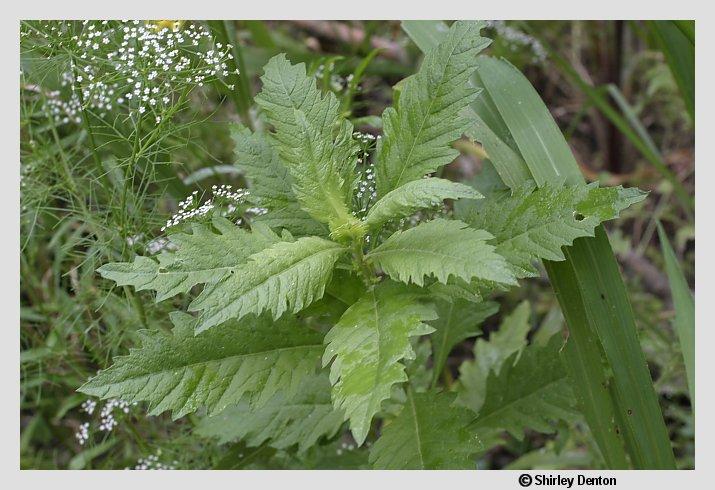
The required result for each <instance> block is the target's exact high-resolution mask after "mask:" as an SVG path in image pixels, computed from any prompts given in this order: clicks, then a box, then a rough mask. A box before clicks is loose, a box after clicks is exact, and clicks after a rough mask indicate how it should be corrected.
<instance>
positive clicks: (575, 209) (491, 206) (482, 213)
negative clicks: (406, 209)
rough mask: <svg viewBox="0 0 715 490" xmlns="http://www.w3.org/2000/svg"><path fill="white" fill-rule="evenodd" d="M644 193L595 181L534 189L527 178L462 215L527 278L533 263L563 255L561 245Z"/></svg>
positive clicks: (586, 232)
mask: <svg viewBox="0 0 715 490" xmlns="http://www.w3.org/2000/svg"><path fill="white" fill-rule="evenodd" d="M645 196H646V193H644V192H642V191H640V190H639V189H635V188H630V189H624V188H623V187H620V186H619V187H598V185H597V184H595V183H594V184H576V185H566V186H562V185H554V184H545V185H544V186H543V187H540V188H539V189H536V190H535V189H534V185H533V183H526V184H523V185H521V186H519V187H517V188H516V189H514V191H513V194H511V193H510V192H509V191H499V192H495V193H493V194H492V195H490V196H489V197H488V198H486V199H484V200H482V201H481V202H480V203H479V205H478V206H474V208H473V209H472V210H471V211H469V212H467V213H466V215H464V216H461V217H462V218H463V219H464V220H465V221H467V222H468V223H469V224H470V225H472V226H474V227H475V228H477V229H484V230H487V231H488V232H489V233H491V234H493V235H494V237H495V241H494V243H495V244H496V251H497V252H498V253H499V254H500V255H503V256H504V257H506V258H507V260H508V262H509V266H510V268H511V270H512V272H513V273H514V274H515V275H516V277H519V278H521V277H532V276H535V275H536V274H537V272H536V269H535V268H534V266H533V262H535V261H536V260H538V259H546V260H552V261H561V260H564V259H565V257H564V254H563V251H562V250H561V249H562V247H565V246H569V245H571V244H572V243H573V241H574V240H575V239H576V238H579V237H583V236H593V234H594V229H595V228H596V226H598V224H599V223H601V222H603V221H607V220H610V219H614V218H617V217H618V214H619V213H620V212H621V211H622V210H623V209H625V208H627V207H628V206H630V205H631V204H634V203H637V202H639V201H641V200H643V199H644V198H645Z"/></svg>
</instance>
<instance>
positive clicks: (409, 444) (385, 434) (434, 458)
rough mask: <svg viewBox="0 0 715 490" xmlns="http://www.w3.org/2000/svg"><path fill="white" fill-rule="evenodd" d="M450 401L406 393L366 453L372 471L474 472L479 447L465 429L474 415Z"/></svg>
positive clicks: (448, 395)
mask: <svg viewBox="0 0 715 490" xmlns="http://www.w3.org/2000/svg"><path fill="white" fill-rule="evenodd" d="M453 402H454V394H452V393H441V392H437V391H428V392H426V393H413V392H412V391H411V390H409V391H408V393H407V401H406V402H405V405H404V407H403V409H402V411H401V412H400V414H399V415H398V416H397V418H396V419H395V420H393V421H392V422H391V423H390V424H389V425H386V426H385V428H384V429H383V431H382V436H380V438H379V439H378V440H377V441H376V442H375V445H374V446H373V447H372V449H371V450H370V462H371V463H373V465H374V467H375V469H385V470H397V469H399V470H460V469H476V463H475V461H474V458H473V455H474V454H475V453H477V452H479V451H481V450H482V449H483V446H482V444H481V442H480V441H479V439H478V437H477V435H476V434H475V431H474V430H473V429H471V428H470V427H469V425H470V422H471V421H472V420H474V414H473V413H472V412H470V411H469V410H467V409H466V408H462V407H459V406H455V405H454V403H453Z"/></svg>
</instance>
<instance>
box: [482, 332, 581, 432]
mask: <svg viewBox="0 0 715 490" xmlns="http://www.w3.org/2000/svg"><path fill="white" fill-rule="evenodd" d="M562 345H563V339H561V338H560V337H559V336H558V335H555V336H554V337H552V338H551V341H549V343H548V344H547V345H546V347H541V346H537V345H530V346H528V347H527V348H525V349H524V350H523V351H522V352H521V355H519V353H518V352H515V353H514V354H512V355H511V356H510V357H509V358H507V359H506V360H505V361H504V362H503V363H502V366H501V369H500V370H499V374H496V373H494V372H493V371H492V372H491V373H490V374H489V377H488V378H487V390H486V398H485V399H484V404H483V405H482V407H481V408H480V410H479V415H478V417H477V420H476V422H475V428H476V429H477V433H478V434H479V437H480V439H482V440H484V441H496V438H497V436H498V435H499V433H501V432H504V431H506V432H508V433H509V434H511V435H512V436H514V437H515V438H517V439H519V440H521V439H523V438H524V430H525V429H527V428H528V429H532V430H535V431H538V432H543V433H551V432H553V431H554V424H555V422H556V421H559V420H566V421H573V420H575V419H576V418H577V417H578V411H577V409H576V398H575V397H574V394H573V390H572V387H571V381H570V378H569V377H568V375H567V373H566V370H565V368H564V366H563V364H562V362H561V359H560V357H559V350H560V349H561V346H562ZM517 358H518V361H517Z"/></svg>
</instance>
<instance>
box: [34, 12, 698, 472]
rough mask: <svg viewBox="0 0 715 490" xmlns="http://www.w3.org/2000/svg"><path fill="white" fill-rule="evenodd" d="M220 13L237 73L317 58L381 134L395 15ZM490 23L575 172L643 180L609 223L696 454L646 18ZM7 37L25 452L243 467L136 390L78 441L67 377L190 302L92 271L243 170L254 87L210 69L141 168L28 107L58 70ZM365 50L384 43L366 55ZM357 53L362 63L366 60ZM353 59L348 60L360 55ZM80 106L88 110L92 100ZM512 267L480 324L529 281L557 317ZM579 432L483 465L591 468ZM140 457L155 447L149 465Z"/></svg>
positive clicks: (408, 63) (685, 454)
mask: <svg viewBox="0 0 715 490" xmlns="http://www.w3.org/2000/svg"><path fill="white" fill-rule="evenodd" d="M37 25H38V26H39V25H40V24H37ZM227 25H228V27H229V28H228V29H227V30H226V31H225V32H223V34H225V35H226V36H228V37H231V38H235V39H237V44H238V45H240V48H241V52H242V55H243V60H242V61H243V64H244V66H243V69H242V75H241V77H239V78H240V80H239V79H237V80H235V82H236V83H244V84H248V85H249V86H250V88H251V92H252V93H255V92H256V90H257V88H259V87H260V84H259V80H258V76H259V75H260V73H261V67H262V66H263V65H264V64H265V62H266V61H267V60H268V59H269V58H270V57H271V56H272V55H274V54H276V53H278V52H287V53H288V57H289V58H290V59H291V60H292V61H293V62H298V61H305V62H306V64H307V65H308V67H309V69H310V70H313V71H315V70H317V69H318V67H319V66H321V65H322V68H321V69H320V70H321V75H320V77H319V83H321V84H323V88H324V89H326V90H334V91H336V92H337V94H338V96H339V98H340V100H341V101H342V103H343V108H344V110H345V111H346V112H348V113H349V114H350V116H351V118H352V119H353V121H354V123H355V125H356V126H357V127H358V128H359V129H360V130H361V131H364V132H371V133H375V134H378V133H379V128H378V127H377V125H376V122H375V117H377V116H379V115H380V114H381V113H382V110H383V109H384V108H385V107H386V106H387V105H388V104H390V102H391V99H392V87H393V85H394V84H395V83H397V82H399V81H400V80H401V79H402V78H404V77H406V76H408V75H410V74H412V73H414V71H415V69H416V67H417V66H418V63H419V62H420V60H421V55H420V53H419V51H418V50H417V48H416V47H415V46H414V45H413V44H412V43H411V42H410V40H409V38H408V37H407V36H406V34H405V33H404V32H403V31H402V30H401V28H400V23H399V22H396V21H394V22H393V21H346V22H333V21H305V20H302V21H286V22H277V21H268V22H259V21H237V22H230V23H227ZM213 27H215V26H213ZM214 32H218V31H214ZM219 34H220V32H219ZM485 35H486V36H488V37H490V38H492V39H494V42H493V44H492V45H491V47H490V48H489V49H488V53H489V54H491V55H493V56H502V57H505V58H507V59H508V60H509V61H510V62H511V63H513V64H514V65H516V66H517V67H518V68H519V69H520V70H522V71H523V72H524V73H525V75H526V76H527V77H528V79H529V80H530V81H531V83H532V84H533V85H534V86H535V88H536V89H537V91H538V92H539V94H540V95H541V97H542V98H543V99H544V101H545V103H546V105H547V106H548V107H549V109H550V110H551V113H552V114H553V116H554V118H555V120H556V121H557V123H558V125H559V126H560V128H561V129H562V131H563V132H564V134H565V135H566V137H567V140H568V142H569V144H570V146H571V148H572V150H573V152H574V154H575V156H576V159H577V160H578V162H579V164H580V166H581V168H582V170H583V172H584V174H585V175H586V176H587V178H588V179H589V180H599V181H600V182H602V183H603V184H606V185H618V184H623V185H626V186H638V187H640V188H641V189H645V190H648V191H650V196H649V198H648V199H647V200H646V201H645V203H643V204H642V205H639V206H636V207H635V208H634V209H630V210H628V211H627V212H626V213H625V216H624V218H623V219H621V220H619V221H618V222H617V224H615V225H612V226H610V227H609V233H610V237H611V242H612V244H613V247H614V249H615V251H616V253H617V256H618V259H619V261H620V263H621V266H622V270H623V273H624V277H625V280H626V284H627V287H628V290H629V292H630V299H631V302H632V305H633V308H634V311H635V313H636V319H637V322H638V328H639V334H640V339H641V344H642V347H643V349H644V351H645V353H646V357H647V359H648V363H649V366H650V369H651V373H652V376H653V379H654V383H655V387H656V390H657V392H658V394H659V396H660V401H661V407H662V409H663V413H664V416H665V419H666V423H667V425H668V427H669V430H670V436H671V440H672V441H673V445H674V450H675V454H676V459H677V462H678V466H679V467H680V468H692V467H693V465H694V459H693V452H694V449H693V440H694V429H693V417H692V413H691V408H690V403H689V399H688V396H687V386H686V381H685V374H684V370H683V362H682V357H681V355H680V350H679V346H678V342H677V336H676V334H675V332H674V331H673V328H672V325H671V321H672V318H673V306H672V301H671V297H670V291H669V286H668V279H667V276H666V275H665V272H664V270H665V269H664V263H663V257H662V254H661V251H660V246H659V242H658V235H657V230H656V221H655V220H656V219H659V220H660V221H661V222H662V223H663V225H664V227H665V229H666V231H667V233H668V235H669V238H670V240H671V243H672V244H673V246H674V248H675V251H676V254H677V255H678V258H679V259H680V262H681V267H682V268H683V270H684V271H685V274H686V277H687V278H688V280H689V282H690V286H691V288H694V249H695V224H694V218H693V216H692V215H690V213H688V212H685V211H683V208H682V206H680V205H679V201H678V199H677V198H676V196H675V195H674V189H675V188H676V187H677V186H681V188H682V189H684V190H685V192H686V193H687V194H689V195H690V196H692V195H694V180H695V176H694V159H695V153H694V131H693V122H692V118H691V115H690V114H689V108H688V104H687V102H686V101H684V98H683V96H682V93H681V91H680V90H679V87H678V84H677V83H676V79H675V78H674V76H673V73H672V72H671V69H670V67H669V64H668V62H667V61H668V60H667V58H666V56H665V55H664V52H663V50H662V46H661V44H659V42H658V39H657V37H656V36H655V35H654V32H653V30H652V26H651V25H650V24H649V23H646V22H640V21H588V22H586V21H548V22H547V21H538V22H537V21H528V22H495V23H491V24H490V28H489V29H487V31H486V32H485ZM21 47H22V50H23V58H22V63H23V71H24V72H25V73H24V74H23V76H22V78H21V90H22V99H21V142H20V143H21V172H22V175H23V179H22V182H23V184H22V192H21V208H22V211H21V244H20V245H21V248H20V254H21V297H20V302H21V325H20V328H21V345H20V349H21V366H20V376H21V407H20V408H21V411H20V418H21V436H20V437H21V447H20V450H21V465H22V467H23V468H95V469H109V468H125V467H134V466H135V465H137V464H140V465H141V463H142V461H140V460H143V462H144V463H145V465H148V466H152V465H154V466H157V465H160V464H161V465H165V466H174V467H176V468H183V469H192V468H212V467H225V466H226V465H228V466H233V467H249V466H250V462H245V465H244V463H240V464H238V463H235V462H231V458H234V459H237V458H238V455H239V454H243V449H244V448H241V447H240V446H235V447H231V448H230V449H229V448H227V447H219V446H216V445H214V444H213V443H211V442H210V441H205V440H201V439H199V438H196V437H194V436H192V435H191V428H192V424H193V419H192V417H191V416H189V417H186V418H184V419H182V420H180V421H177V422H172V421H171V420H170V417H169V415H168V414H164V415H161V416H158V417H148V416H146V415H145V414H144V410H143V408H142V407H130V410H129V412H128V413H127V414H123V415H121V416H120V415H117V420H118V425H117V427H115V428H114V429H113V430H112V431H111V432H108V433H106V432H101V431H97V430H96V429H90V434H89V440H88V441H87V443H86V444H84V445H80V444H79V442H78V439H77V438H76V437H75V434H76V433H77V431H78V430H79V429H80V425H81V424H83V423H86V422H90V423H91V426H90V427H94V426H95V425H96V422H97V420H98V417H99V411H100V407H99V406H98V408H97V409H96V411H95V412H94V414H93V415H91V416H90V415H88V414H87V413H86V412H85V411H83V410H82V409H81V404H82V403H83V402H85V401H86V397H85V396H84V395H81V394H79V393H77V392H76V391H75V390H76V389H77V388H78V387H79V386H80V385H81V384H82V383H83V382H84V381H85V380H86V379H87V378H88V377H90V376H91V375H93V374H94V373H95V372H96V370H97V369H99V368H102V367H106V366H107V365H109V363H110V361H111V358H112V357H113V356H116V355H121V354H125V353H127V352H128V349H129V347H131V346H133V345H135V344H136V342H137V331H138V330H139V329H141V328H145V327H150V328H169V325H168V317H167V313H168V312H169V311H171V310H173V309H175V308H176V307H182V306H186V304H187V303H188V299H186V298H175V299H174V300H172V301H173V304H172V301H168V302H164V303H160V304H155V303H154V301H153V295H152V294H151V293H147V292H139V293H136V292H134V291H133V290H130V289H123V288H116V287H114V288H113V287H112V284H111V283H110V282H109V281H105V280H102V279H101V278H100V277H99V275H98V274H96V273H95V269H96V268H97V267H98V266H99V265H101V264H102V263H105V262H107V261H108V260H116V259H125V260H128V259H131V257H132V256H133V255H135V254H141V253H144V250H145V247H146V246H147V244H148V243H149V242H150V241H151V240H153V239H155V238H157V237H160V236H161V235H162V232H161V231H160V228H161V226H162V225H163V224H164V222H165V221H166V219H167V218H168V217H169V216H171V214H172V213H173V212H175V211H176V209H177V205H178V203H179V202H180V201H181V200H182V199H184V198H185V197H186V196H187V195H189V194H190V193H191V192H192V191H194V190H197V191H198V192H199V193H200V194H204V193H206V192H208V191H209V189H210V188H211V186H212V185H215V184H216V185H221V184H232V185H233V186H234V187H241V186H242V185H243V184H244V183H243V181H242V179H241V177H240V175H238V174H237V173H236V172H234V171H232V170H231V168H230V167H226V166H227V165H230V164H231V163H232V161H233V156H232V144H231V141H230V138H229V135H228V129H227V127H226V124H225V122H227V121H237V120H239V117H240V115H241V114H242V113H243V114H244V117H245V113H246V112H248V113H249V114H250V113H251V111H254V110H255V109H253V106H252V104H251V101H250V98H244V100H241V98H240V97H238V96H236V94H235V93H230V91H226V90H224V89H222V88H221V87H220V86H218V85H206V86H204V87H200V88H197V89H196V90H193V91H191V92H190V93H189V95H188V97H187V100H186V102H185V104H184V105H183V106H182V110H181V111H180V112H179V113H177V114H176V115H175V117H174V120H175V124H174V125H173V126H172V128H171V130H170V131H167V134H165V135H163V136H162V138H161V139H160V140H159V141H158V142H157V143H156V144H155V145H153V146H152V147H151V149H150V151H148V152H146V153H145V154H143V155H142V156H141V158H142V161H140V162H139V164H138V165H139V166H140V171H136V172H135V171H134V170H132V171H128V165H129V164H128V163H127V161H126V160H125V157H124V156H123V154H122V151H123V150H121V148H119V146H117V145H118V144H117V143H116V142H115V141H113V140H112V138H110V137H109V136H106V135H105V136H102V135H101V134H100V135H99V139H100V141H98V142H95V145H96V148H97V151H98V155H95V154H94V153H95V152H93V151H92V150H91V148H92V147H91V145H90V143H89V142H88V135H87V126H86V125H83V124H74V123H69V124H62V125H55V124H54V123H52V121H50V120H49V119H48V118H47V117H43V114H42V112H41V111H40V109H39V108H40V107H41V106H42V99H43V97H44V95H43V94H44V93H45V90H49V89H51V88H52V87H51V85H52V83H53V82H52V77H51V76H50V75H46V73H49V72H50V71H51V70H47V69H46V64H48V63H51V62H52V57H51V56H45V55H42V56H41V53H39V54H38V52H37V51H36V50H34V48H33V46H32V44H31V42H30V41H29V40H27V41H26V40H23V42H22V44H21ZM374 48H380V50H379V51H378V52H376V53H373V50H374ZM371 53H372V54H371ZM43 56H45V59H44V61H38V58H42V57H43ZM368 56H371V58H370V61H369V63H367V65H362V66H361V62H363V61H364V60H365V59H366V58H367V57H368ZM372 56H374V57H372ZM48 60H49V61H48ZM363 67H364V73H363V74H362V77H361V78H360V77H359V72H358V73H356V70H359V69H362V68H363ZM39 72H42V76H40V75H37V73H39ZM351 74H353V77H354V79H355V78H360V83H359V88H355V89H354V90H353V88H354V87H351V86H350V84H349V83H348V80H347V77H349V75H351ZM33 75H35V78H33ZM42 83H46V84H47V85H48V86H46V87H43V86H42ZM38 85H39V87H38ZM609 111H610V112H609ZM613 113H615V116H614V115H613ZM87 117H88V118H89V124H90V127H91V124H92V122H91V121H92V119H91V118H92V115H91V114H88V115H87ZM624 127H625V128H626V129H625V130H624ZM629 131H630V132H629ZM634 134H635V138H634V137H633V135H634ZM464 143H465V144H464V145H463V150H464V151H463V153H464V154H463V156H462V157H460V158H459V159H457V160H456V161H455V162H454V163H453V164H451V165H450V166H449V167H448V169H447V174H448V175H449V178H452V179H455V180H463V179H469V178H471V177H472V176H474V175H475V174H476V173H478V171H479V170H480V168H481V160H480V155H483V153H481V152H480V148H479V147H478V146H474V145H471V144H468V143H467V142H466V141H465V142H464ZM644 147H645V148H646V150H647V151H644V150H643V148H644ZM96 156H99V159H100V161H101V162H103V163H102V164H101V165H100V166H97V165H95V163H96V159H95V157H96ZM107 161H114V162H115V163H116V165H115V166H114V167H112V166H108V165H107V163H106V162H107ZM206 169H212V170H209V171H207V170H206ZM98 182H103V184H101V185H99V184H97V183H98ZM674 184H675V185H674ZM525 284H526V286H525V287H523V288H520V289H518V290H515V291H512V292H510V293H507V294H506V295H505V296H504V297H503V298H501V302H502V305H503V306H502V308H501V311H500V313H499V315H497V316H495V317H492V318H491V319H490V320H488V323H487V325H486V326H485V331H487V332H488V331H489V330H490V329H491V328H494V327H495V326H496V325H498V324H499V322H500V317H501V315H503V314H506V313H508V312H509V311H511V309H512V308H513V307H514V306H515V305H517V304H518V303H519V302H520V301H521V300H523V299H528V300H529V301H530V303H531V305H532V325H534V327H535V326H537V325H539V324H540V323H542V322H544V321H557V322H558V321H562V320H561V319H560V317H559V312H558V305H557V304H556V300H555V298H554V295H553V293H552V291H551V289H550V286H549V283H548V280H547V278H546V275H545V274H543V275H542V278H541V279H538V280H534V281H529V282H526V283H525ZM471 352H472V342H471V341H468V342H465V343H464V345H463V346H461V347H460V348H459V349H457V350H455V351H454V352H453V353H452V357H451V358H450V360H449V365H450V366H453V367H454V369H455V374H456V367H457V366H458V365H459V364H460V363H461V362H462V361H463V360H464V359H465V358H468V357H470V356H471V355H472V354H471ZM577 429H578V428H577ZM583 434H584V432H583V430H574V428H573V427H568V426H564V427H559V428H558V430H557V431H556V432H555V433H554V434H551V435H546V436H544V435H540V434H530V435H529V436H528V437H527V438H526V439H525V440H524V441H516V440H513V441H510V442H509V443H508V444H506V445H504V446H502V447H500V448H498V449H497V450H495V451H492V452H490V453H488V454H487V455H486V456H485V458H483V461H480V465H481V466H482V467H485V468H563V467H568V468H587V467H592V466H593V465H594V464H596V463H594V461H593V460H592V459H591V457H590V456H589V454H590V453H589V447H588V443H587V442H586V440H587V439H586V438H585V437H583ZM351 442H352V441H351V440H350V439H349V436H347V435H344V436H341V438H340V439H338V440H337V441H331V442H328V443H326V444H325V445H324V447H322V448H316V449H314V450H311V451H310V452H309V453H308V454H307V455H304V456H300V457H299V456H296V455H295V454H293V453H292V452H291V451H282V452H280V453H279V454H273V455H272V459H271V461H272V463H271V464H270V465H269V466H272V467H277V468H288V467H302V468H306V467H307V468H321V467H327V466H331V467H335V466H337V467H344V468H356V467H362V466H363V465H365V464H366V452H365V451H364V450H362V449H353V450H350V448H351V445H350V444H351ZM259 449H260V450H261V451H267V452H272V451H273V450H270V449H267V448H262V449H261V448H259ZM147 458H151V461H152V463H149V464H146V461H147ZM241 465H243V466H241ZM264 467H265V466H264Z"/></svg>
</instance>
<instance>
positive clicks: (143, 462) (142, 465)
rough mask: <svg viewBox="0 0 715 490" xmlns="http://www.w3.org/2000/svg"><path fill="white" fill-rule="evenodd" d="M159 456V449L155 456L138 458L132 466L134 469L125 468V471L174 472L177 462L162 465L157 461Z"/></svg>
mask: <svg viewBox="0 0 715 490" xmlns="http://www.w3.org/2000/svg"><path fill="white" fill-rule="evenodd" d="M160 456H161V449H159V450H158V451H157V452H156V454H151V455H149V456H147V457H146V458H139V460H138V461H137V464H136V465H134V468H126V469H135V470H175V469H176V465H178V464H179V462H178V461H173V462H172V463H171V464H168V463H162V462H161V461H160V460H159V457H160Z"/></svg>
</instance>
